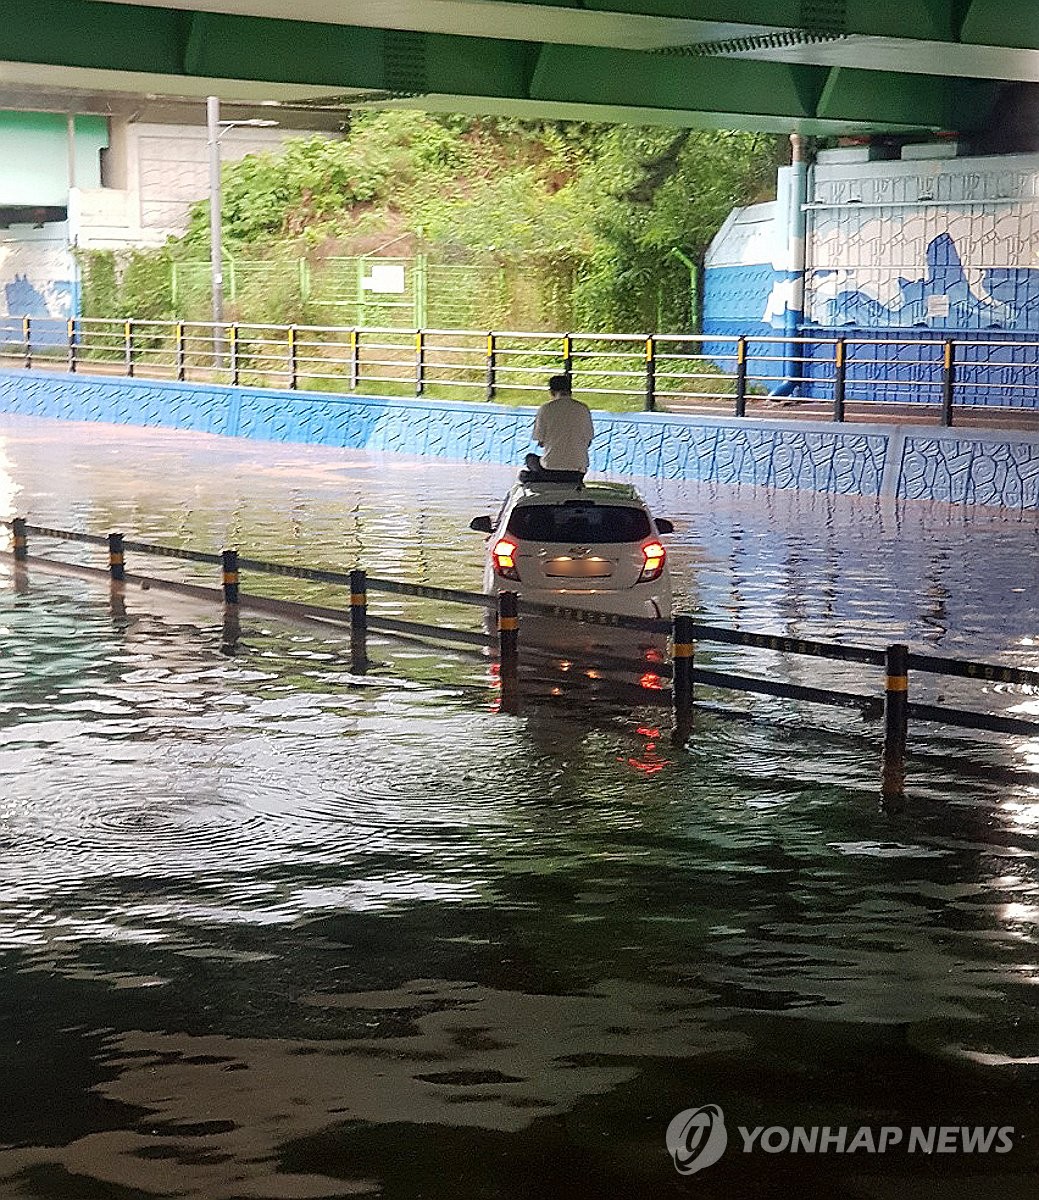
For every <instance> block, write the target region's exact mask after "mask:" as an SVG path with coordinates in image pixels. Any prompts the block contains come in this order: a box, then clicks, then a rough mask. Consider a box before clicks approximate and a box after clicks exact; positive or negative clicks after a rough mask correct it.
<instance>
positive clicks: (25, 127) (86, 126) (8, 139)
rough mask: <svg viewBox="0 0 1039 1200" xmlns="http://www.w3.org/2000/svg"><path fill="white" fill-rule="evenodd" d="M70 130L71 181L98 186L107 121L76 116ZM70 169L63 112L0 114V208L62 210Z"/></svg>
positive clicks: (65, 117)
mask: <svg viewBox="0 0 1039 1200" xmlns="http://www.w3.org/2000/svg"><path fill="white" fill-rule="evenodd" d="M75 130H76V139H75V145H76V152H75V163H74V171H75V182H76V184H78V185H79V186H80V187H100V186H101V150H102V149H103V148H104V147H105V146H107V145H108V122H107V121H106V120H105V118H104V117H85V116H79V117H76V119H75ZM71 166H72V164H70V162H69V138H68V118H67V116H66V115H65V114H64V113H30V112H0V206H2V207H12V206H15V205H24V206H26V207H30V208H43V207H56V208H64V207H65V206H66V203H67V201H68V194H69V184H70V182H71V180H70V174H71V171H70V167H71Z"/></svg>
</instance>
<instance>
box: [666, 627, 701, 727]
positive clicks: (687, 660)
mask: <svg viewBox="0 0 1039 1200" xmlns="http://www.w3.org/2000/svg"><path fill="white" fill-rule="evenodd" d="M695 650H696V647H695V645H694V643H693V618H692V617H689V616H685V615H684V614H683V613H676V615H675V618H674V620H673V621H672V624H671V666H672V679H671V691H672V695H673V697H674V708H675V728H674V733H673V735H672V740H673V741H674V743H675V745H677V746H684V745H685V744H686V742H687V741H688V740H689V735H690V734H691V733H692V731H693V655H694V653H695Z"/></svg>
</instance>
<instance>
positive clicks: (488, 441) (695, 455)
mask: <svg viewBox="0 0 1039 1200" xmlns="http://www.w3.org/2000/svg"><path fill="white" fill-rule="evenodd" d="M0 411H4V412H12V413H23V414H27V415H33V416H40V417H51V418H59V419H64V420H74V421H106V422H112V423H115V424H121V425H154V426H164V427H168V428H175V429H194V430H200V431H202V432H206V433H215V434H223V435H227V436H237V437H250V438H259V439H264V440H267V441H275V442H305V443H311V444H315V445H323V446H343V447H348V448H351V449H362V450H374V451H385V452H389V453H402V454H428V455H432V456H435V457H440V458H449V459H450V458H453V459H462V460H466V461H471V462H494V463H508V462H515V463H517V464H518V463H519V462H520V461H521V460H522V457H523V454H524V453H525V452H526V451H527V450H528V449H531V448H532V446H531V441H530V430H531V426H532V423H533V415H534V410H533V409H529V408H509V407H504V406H501V405H496V404H464V403H448V402H427V401H422V400H404V399H390V398H374V397H346V396H330V395H324V394H309V393H285V392H278V391H272V390H267V389H262V388H230V387H216V386H210V385H191V384H183V383H166V382H152V381H145V380H133V379H129V380H128V379H111V378H101V377H88V376H85V375H75V376H72V375H55V374H53V373H51V372H36V371H26V370H11V371H0ZM595 425H596V438H595V442H594V445H593V454H592V469H593V470H594V471H597V472H603V473H606V474H609V475H612V476H635V477H638V476H644V477H645V476H650V477H655V478H661V479H700V480H710V481H715V482H718V483H726V484H757V485H765V486H769V487H777V488H810V489H814V490H818V491H827V492H837V493H841V494H844V495H858V496H888V497H898V498H903V499H913V500H947V501H953V502H956V503H966V504H986V505H1000V506H1005V507H1009V508H1013V509H1018V510H1022V509H1036V508H1039V436H1030V435H1028V434H1017V433H1014V434H997V433H981V432H973V431H971V432H967V431H963V432H961V431H958V430H954V429H949V430H942V429H920V428H912V429H906V428H900V427H898V426H887V425H850V426H849V425H832V424H828V423H824V422H802V421H797V422H793V421H766V420H750V419H744V420H737V419H735V418H733V419H724V418H707V417H698V418H693V417H681V416H671V415H667V414H663V413H597V414H596V416H595Z"/></svg>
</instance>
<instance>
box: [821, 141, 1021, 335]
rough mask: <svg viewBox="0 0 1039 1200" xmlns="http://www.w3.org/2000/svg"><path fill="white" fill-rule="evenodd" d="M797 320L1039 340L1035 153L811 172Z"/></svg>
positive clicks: (825, 168)
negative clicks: (801, 314) (801, 307)
mask: <svg viewBox="0 0 1039 1200" xmlns="http://www.w3.org/2000/svg"><path fill="white" fill-rule="evenodd" d="M805 315H806V317H807V319H808V320H809V321H810V322H811V323H812V324H815V325H822V326H827V327H833V326H852V327H855V328H860V329H862V328H865V329H879V328H887V329H891V328H898V329H905V328H914V327H915V328H922V329H929V328H930V329H940V330H950V331H959V330H969V329H973V330H985V329H992V330H1005V331H1008V332H1015V333H1035V332H1039V157H1037V156H1031V155H1029V156H1024V155H1021V156H1014V157H1008V158H990V159H950V160H937V161H933V162H875V163H868V164H832V165H831V164H819V165H818V166H817V167H816V168H815V171H814V173H813V179H812V184H811V190H810V192H809V237H808V275H807V302H806V314H805Z"/></svg>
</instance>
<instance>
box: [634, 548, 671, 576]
mask: <svg viewBox="0 0 1039 1200" xmlns="http://www.w3.org/2000/svg"><path fill="white" fill-rule="evenodd" d="M642 557H643V558H644V559H645V562H644V563H643V564H642V574H641V575H640V576H639V583H652V582H653V580H654V579H659V578H660V576H661V575H662V574H663V572H664V563H665V562H666V561H667V551H666V550H665V549H664V547H663V546H662V545H661V544H660V543H659V542H647V543H646V544H645V545H644V546H643V547H642Z"/></svg>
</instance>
